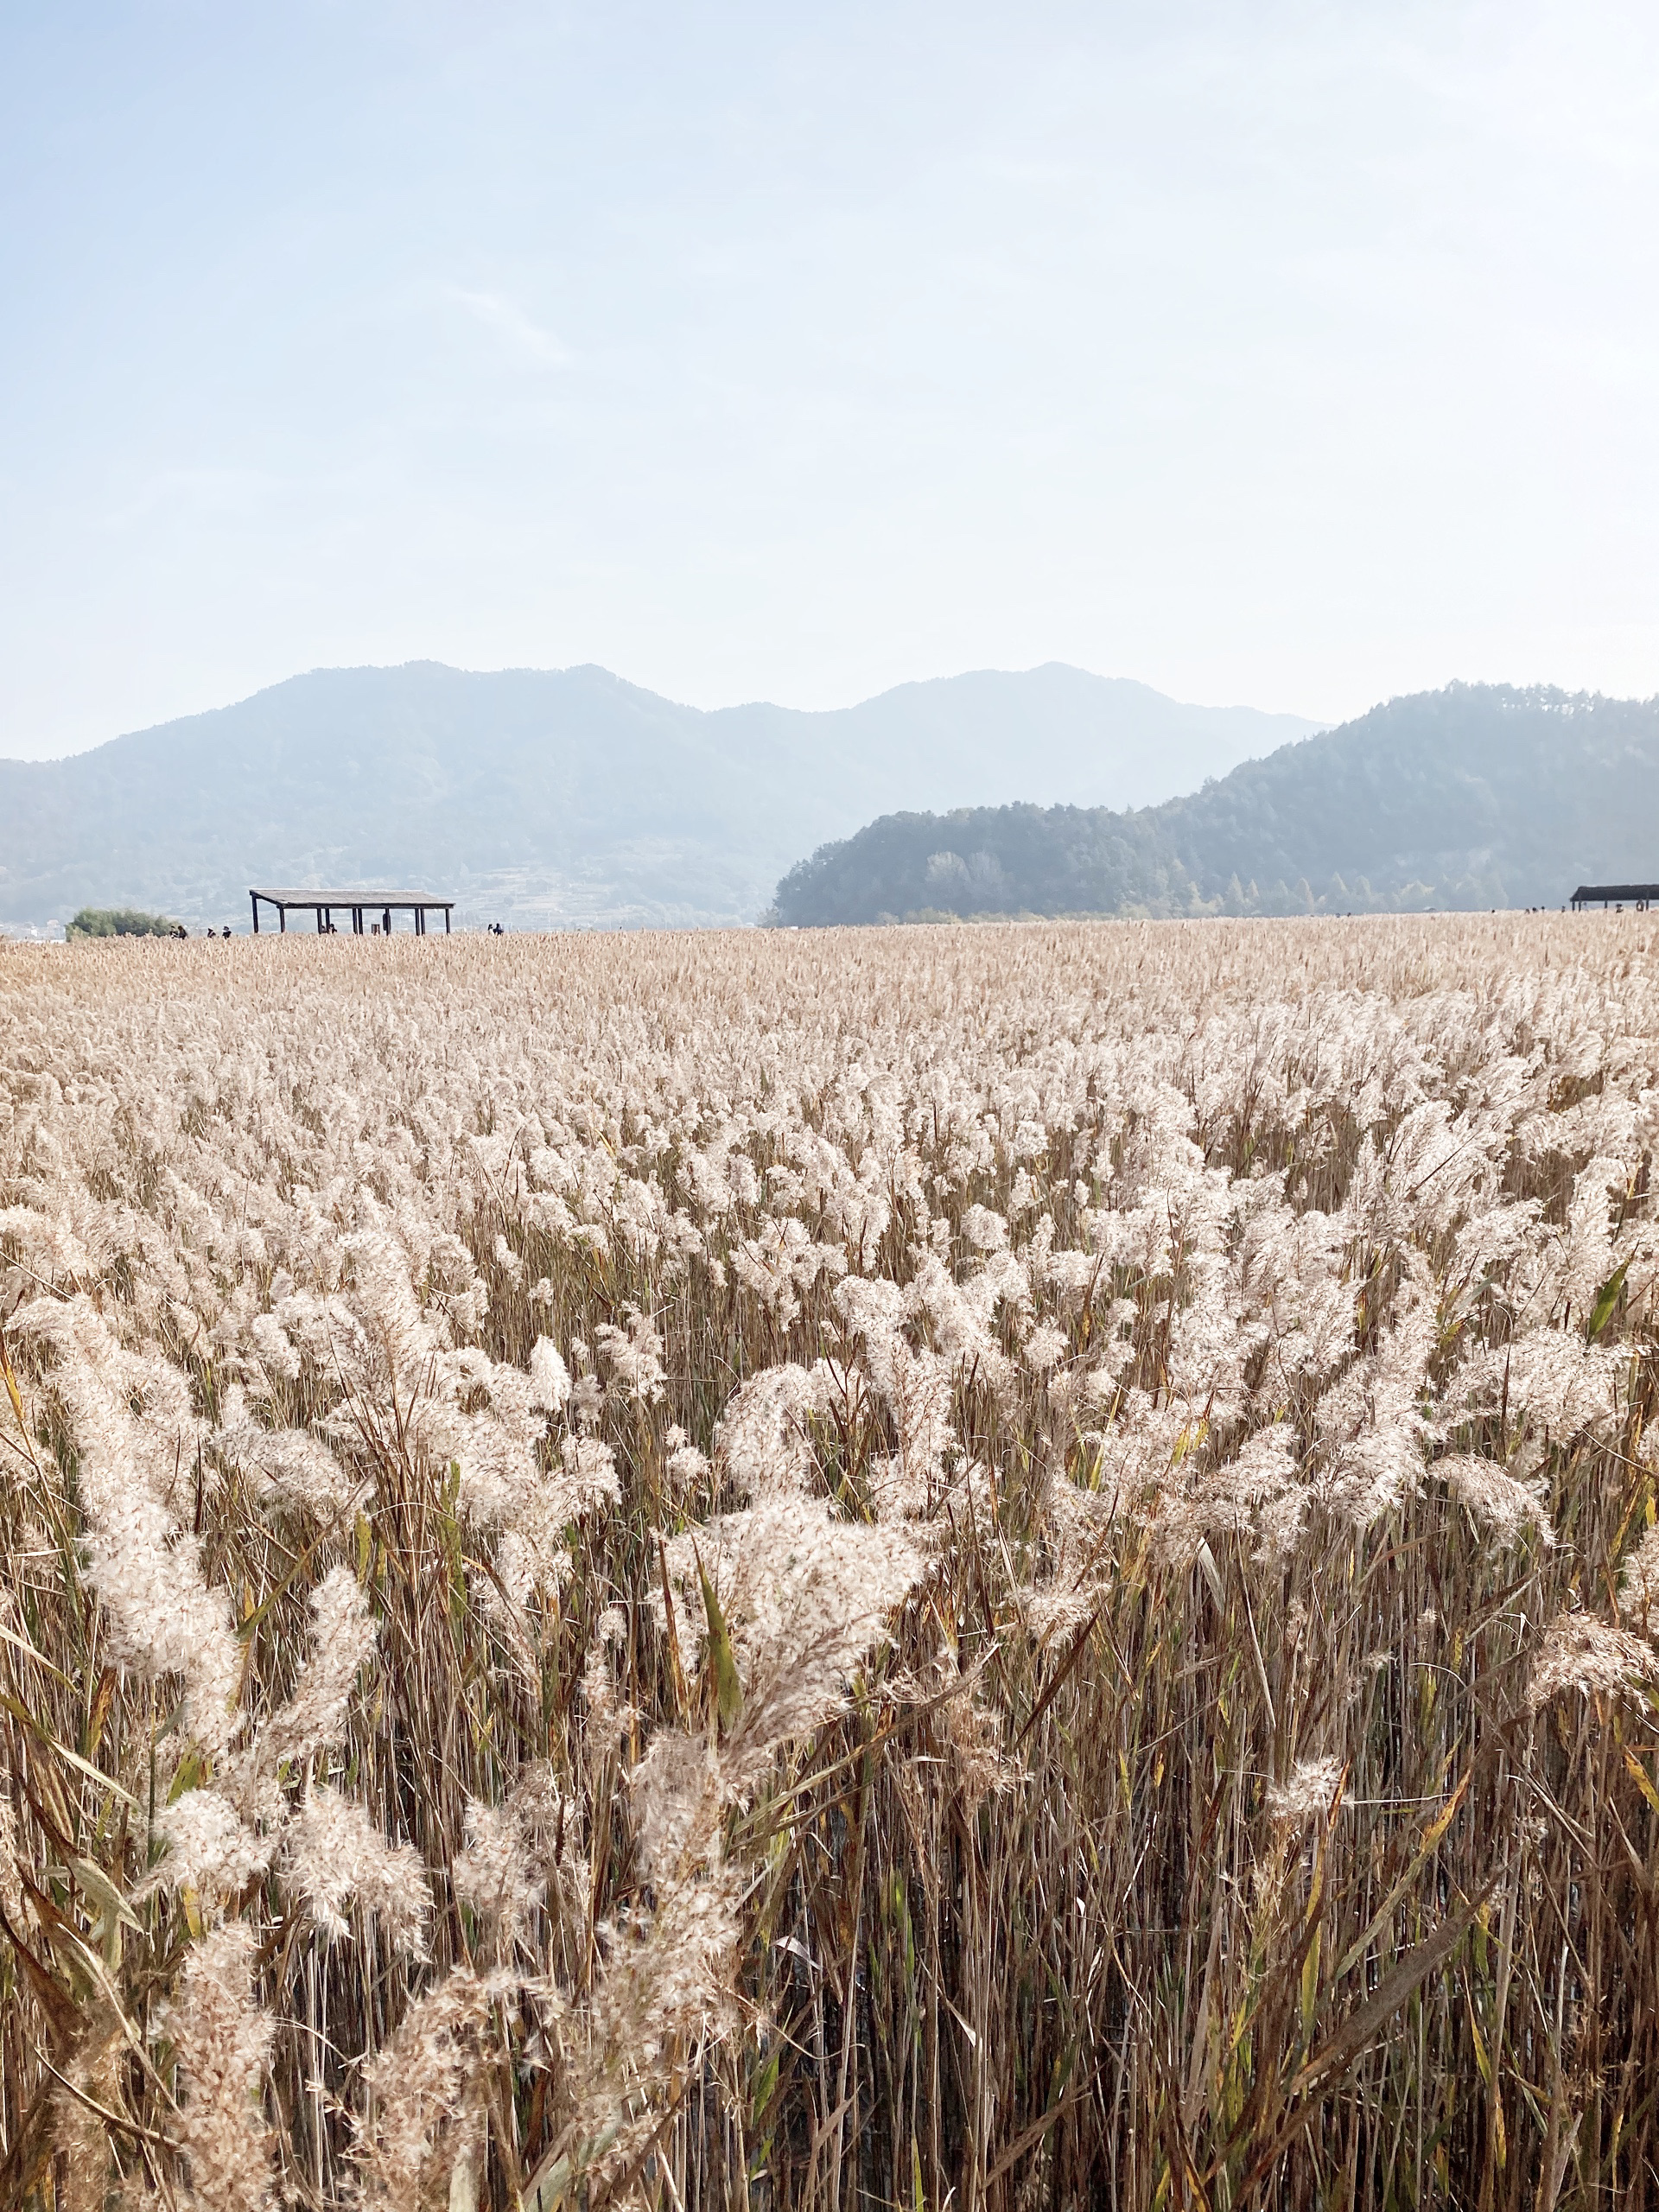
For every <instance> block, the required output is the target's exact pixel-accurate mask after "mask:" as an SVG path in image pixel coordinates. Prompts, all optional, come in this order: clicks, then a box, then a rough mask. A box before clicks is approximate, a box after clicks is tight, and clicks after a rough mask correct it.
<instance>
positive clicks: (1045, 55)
mask: <svg viewBox="0 0 1659 2212" xmlns="http://www.w3.org/2000/svg"><path fill="white" fill-rule="evenodd" d="M1656 259H1659V10H1655V9H1654V8H1653V7H1652V6H1651V5H1649V6H1644V7H1637V6H1618V5H1611V4H1601V0H1576V4H1573V5H1570V6H1569V5H1557V4H1554V0H1506V4H1503V5H1485V4H1479V5H1468V4H1458V0H1436V4H1433V5H1421V6H1420V5H1414V4H1407V0H1347V4H1333V5H1323V6H1321V5H1317V4H1312V0H1239V4H1235V5H1222V4H1211V5H1203V4H1186V3H1185V0H1157V4H1146V5H1141V4H1122V5H1113V4H1110V0H1096V4H1093V5H1089V6H1075V7H1073V6H1066V5H1058V4H1056V5H1044V4H1041V0H1021V3H1020V4H1018V5H1006V6H990V5H976V4H973V3H972V0H946V4H939V5H933V4H911V3H909V0H882V3H881V4H879V5H868V6H867V5H861V4H850V5H834V4H827V0H819V4H817V5H816V6H812V7H810V8H809V7H805V6H791V5H789V4H786V0H767V4H764V5H762V4H753V5H745V4H729V5H692V4H681V5H677V6H670V5H649V4H633V5H630V4H618V5H607V6H601V5H590V6H569V7H565V6H558V5H537V6H524V5H517V4H512V0H474V4H471V5H467V6H461V5H454V6H445V5H441V4H436V0H433V3H432V4H417V0H405V4H399V5H391V4H385V5H377V4H372V0H282V4H280V5H279V4H276V0H270V4H266V5H262V6H258V7H255V6H251V5H239V4H236V3H235V0H152V4H135V5H126V6H123V5H113V4H111V5H102V4H76V0H40V4H22V3H21V0H0V302H3V305H0V315H3V322H0V514H3V524H4V527H3V540H0V752H4V753H11V754H20V753H50V752H60V751H63V750H66V749H68V748H71V747H79V746H83V745H87V744H92V743H94V742H97V741H99V740H101V739H103V738H105V737H108V736H111V735H113V734H116V733H117V732H118V731H121V730H124V729H130V728H136V727H138V726H141V725H143V724H145V723H148V722H151V721H159V720H161V719H163V718H165V717H167V716H168V715H175V714H179V713H184V712H188V711H189V710H191V709H196V708H200V707H205V706H209V705H213V704H218V703H220V702H225V701H227V700H230V699H232V698H236V697H238V696H242V695H244V694H245V693H246V692H248V691H250V690H254V689H256V688H257V686H259V685H260V684H263V683H270V682H272V681H274V680H276V679H277V678H279V677H283V676H285V675H288V674H290V673H292V672H294V671H297V670H300V669H304V668H308V667H313V666H317V665H321V664H339V663H357V662H364V661H397V660H404V659H409V658H423V657H430V658H438V659H443V660H448V661H451V662H454V663H456V664H461V665H464V666H469V667H495V666H500V665H504V664H518V665H522V664H535V665H538V666H558V665H563V664H569V663H570V662H574V661H584V660H595V661H601V662H602V663H604V664H606V665H607V666H608V667H610V668H613V669H614V670H616V671H618V672H619V673H620V674H622V675H624V676H626V677H631V678H632V679H633V680H634V681H636V682H638V683H645V684H648V685H650V686H651V687H652V688H653V689H655V690H662V691H664V692H667V693H669V694H671V696H675V697H677V698H681V699H686V700H690V701H693V702H696V703H698V704H701V705H709V706H713V705H719V704H723V703H728V702H733V701H737V700H741V699H747V698H755V697H769V698H775V699H779V700H782V701H784V702H787V703H790V704H793V705H799V706H815V705H830V704H836V703H841V702H849V701H851V700H854V699H856V698H859V697H862V696H866V695H868V693H870V692H873V691H875V690H880V689H881V688H883V687H884V686H886V685H887V684H890V683H897V682H899V681H902V680H904V679H906V678H907V677H921V676H928V675H936V674H944V673H948V672H952V671H957V670H960V669H963V668H970V667H982V666H1001V667H1021V666H1028V665H1030V664H1033V663H1034V662H1038V661H1042V660H1046V659H1065V660H1070V661H1073V662H1076V663H1077V664H1080V665H1082V666H1084V667H1088V668H1092V669H1095V670H1096V671H1100V672H1102V673H1103V674H1109V675H1127V676H1135V677H1141V678H1142V679H1144V680H1145V681H1146V682H1148V683H1154V684H1156V685H1157V686H1159V688H1160V689H1161V690H1166V691H1170V692H1173V693H1174V694H1176V695H1177V696H1180V697H1183V698H1188V699H1194V700H1200V701H1205V702H1213V703H1217V704H1224V703H1230V702H1246V703H1249V704H1252V705H1256V706H1262V707H1269V708H1280V709H1296V710H1298V711H1300V712H1303V713H1307V714H1315V715H1332V716H1338V715H1346V714H1349V713H1351V712H1355V711H1358V710H1360V709H1363V708H1364V707H1365V706H1367V705H1369V704H1370V702H1372V701H1373V700H1375V699H1376V698H1379V697H1382V696H1387V695H1389V694H1390V693H1392V692H1396V691H1400V690H1410V689H1414V688H1417V687H1419V686H1422V685H1426V684H1434V683H1442V682H1444V681H1445V680H1446V678H1448V677H1454V676H1464V677H1490V678H1503V679H1508V680H1513V681H1516V682H1527V681H1532V680H1537V679H1548V680H1552V681H1555V682H1560V683H1568V684H1573V685H1586V686H1592V687H1597V688H1600V689H1603V690H1611V691H1617V692H1624V693H1630V692H1637V693H1642V694H1644V695H1645V694H1648V693H1650V692H1653V691H1656V690H1659V544H1656V531H1659V374H1656V372H1659V358H1656V357H1659V290H1656V284H1655V276H1656Z"/></svg>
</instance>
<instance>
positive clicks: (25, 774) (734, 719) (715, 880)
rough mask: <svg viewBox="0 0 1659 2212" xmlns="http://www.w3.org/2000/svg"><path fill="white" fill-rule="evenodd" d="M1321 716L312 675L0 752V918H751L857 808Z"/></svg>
mask: <svg viewBox="0 0 1659 2212" xmlns="http://www.w3.org/2000/svg"><path fill="white" fill-rule="evenodd" d="M1317 728H1319V724H1318V723H1316V722H1313V721H1308V720H1307V719H1306V718H1305V717H1302V716H1300V715H1270V714H1262V713H1257V712H1255V710H1253V709H1249V708H1243V707H1231V708H1205V707H1192V706H1184V705H1182V704H1180V703H1179V702H1176V701H1174V700H1172V699H1167V698H1165V697H1163V696H1161V695H1160V693H1158V692H1156V691H1154V690H1149V689H1148V688H1147V686H1146V685H1145V684H1141V683H1131V682H1128V681H1127V680H1124V679H1121V678H1112V677H1098V676H1091V675H1089V674H1088V673H1086V672H1085V671H1083V670H1080V669H1075V668H1069V667H1066V666H1064V665H1062V664H1058V663H1052V664H1048V665H1047V666H1045V667H1041V668H1036V669H1032V670H1029V671H1025V672H1023V673H1020V674H1005V673H1001V672H996V671H983V672H981V673H977V674H972V675H964V676H958V677H947V678H943V679H940V680H938V681H937V682H932V683H906V684H901V685H899V687H898V688H897V689H896V690H891V691H887V692H883V693H882V694H881V695H880V696H879V697H877V698H874V699H869V700H867V701H865V702H863V703H862V704H861V705H859V706H855V707H848V708H844V709H834V710H830V711H826V712H822V713H810V712H804V711H801V710H798V709H791V708H785V707H778V706H770V705H751V706H740V707H730V708H725V709H717V710H715V711H712V712H704V711H702V710H700V709H696V708H693V707H687V706H683V705H679V704H677V703H676V702H673V701H671V700H668V699H664V698H659V697H658V696H656V695H655V694H653V693H652V692H650V691H645V690H640V689H639V687H638V686H636V685H633V684H631V683H624V682H623V681H622V680H621V679H620V677H615V676H613V675H610V674H608V673H607V671H605V670H604V669H601V668H593V667H582V668H570V669H563V670H531V669H524V670H506V671H500V672H499V673H493V674H479V673H472V672H468V671H463V670H460V669H453V668H446V667H443V666H441V665H440V664H437V663H435V662H420V661H417V662H412V663H410V664H407V665H405V666H403V667H400V668H355V669H326V670H318V671H314V672H313V673H311V674H309V675H305V676H297V677H292V678H290V679H289V681H288V682H286V683H278V684H275V685H273V686H272V687H271V688H270V690H264V691H261V692H259V693H257V694H256V695H255V696H253V697H251V698H249V699H245V700H243V701H241V702H239V703H238V704H237V705H234V706H229V707H223V708H219V709H214V710H213V711H212V712H210V713H207V714H200V715H188V716H187V717H185V718H184V719H182V720H181V721H170V722H166V723H163V724H162V725H161V726H160V727H159V728H154V729H147V730H143V731H139V732H137V733H136V734H133V735H130V736H126V737H119V738H116V739H113V740H112V741H111V742H109V743H108V744H105V745H101V746H99V747H95V748H94V749H93V750H92V751H90V752H87V753H77V754H74V755H72V756H71V757H69V758H67V759H65V760H45V761H38V760H30V761H22V760H7V761H0V823H3V828H0V922H4V923H7V924H9V925H12V926H14V927H17V926H22V927H26V928H35V929H39V928H42V927H45V926H46V925H49V924H50V923H52V922H53V921H54V920H55V921H62V920H64V919H65V918H67V917H68V916H69V915H70V914H72V913H73V912H75V910H76V909H77V908H78V907H80V906H88V905H91V906H143V907H149V908H154V909H158V910H161V911H163V912H168V913H171V914H174V915H176V916H178V917H179V918H181V919H182V920H184V921H186V922H188V923H192V924H197V925H206V924H209V923H218V922H221V921H225V920H230V919H245V918H246V915H247V912H248V907H247V893H248V890H249V888H250V887H251V886H256V885H257V886H261V887H264V886H270V885H277V886H283V885H294V886H296V887H306V886H308V885H322V884H327V885H334V884H338V883H341V882H345V883H359V884H374V883H380V884H383V885H385V884H387V883H388V882H389V881H396V882H397V883H398V884H402V885H406V886H409V887H414V888H420V889H427V890H431V891H435V892H443V893H450V894H453V895H454V897H455V899H457V901H458V902H459V903H458V910H457V920H458V922H465V921H467V920H479V919H486V918H499V919H501V920H503V921H505V923H507V924H508V925H518V926H520V927H538V928H547V927H559V926H582V925H586V926H627V925H633V926H639V925H706V924H721V923H738V922H744V921H750V920H753V918H755V917H756V916H757V915H758V914H759V913H760V910H761V909H762V908H763V907H764V906H766V902H767V900H768V899H769V898H770V897H771V896H772V889H773V887H774V885H775V884H776V883H777V881H778V879H779V875H780V874H782V873H783V872H784V871H785V869H787V868H789V866H790V864H791V861H796V860H797V859H798V857H799V856H800V855H801V854H803V853H805V852H810V851H811V850H812V849H814V848H815V847H817V846H819V845H822V844H823V842H825V841H833V840H836V839H840V838H845V837H847V836H849V834H850V833H852V832H854V831H855V830H856V829H858V827H859V825H860V824H861V823H868V821H869V819H870V817H872V816H873V815H878V814H882V813H886V812H891V811H893V810H899V809H907V808H908V809H915V808H941V807H946V808H948V807H954V806H961V805H972V804H995V803H998V802H1006V801H1013V800H1024V801H1031V802H1046V801H1055V800H1066V801H1070V802H1073V803H1076V804H1084V805H1088V804H1096V805H1101V804H1104V805H1109V806H1110V807H1112V808H1114V809H1116V810H1123V809H1144V808H1146V807H1147V806H1150V805H1154V804H1158V803H1159V802H1161V801H1164V800H1167V799H1169V798H1173V796H1174V795H1175V794H1176V793H1178V792H1180V791H1188V790H1191V789H1192V788H1194V787H1195V786H1197V785H1199V784H1201V783H1202V781H1203V780H1204V779H1205V778H1206V777H1215V776H1220V775H1224V774H1225V773H1226V772H1228V771H1230V770H1231V769H1233V768H1234V767H1235V766H1236V765H1237V764H1238V763H1239V762H1240V761H1242V760H1247V759H1249V758H1252V757H1253V756H1256V755H1261V754H1265V753H1271V752H1273V751H1274V748H1275V747H1280V746H1281V745H1283V744H1284V743H1285V741H1287V740H1290V739H1294V738H1298V737H1301V736H1304V735H1306V734H1307V733H1308V732H1310V731H1312V730H1314V729H1317Z"/></svg>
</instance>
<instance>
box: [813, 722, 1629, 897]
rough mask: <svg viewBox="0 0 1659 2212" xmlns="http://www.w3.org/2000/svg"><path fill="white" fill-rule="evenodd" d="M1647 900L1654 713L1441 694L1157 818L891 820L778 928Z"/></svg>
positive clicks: (1159, 809)
mask: <svg viewBox="0 0 1659 2212" xmlns="http://www.w3.org/2000/svg"><path fill="white" fill-rule="evenodd" d="M1632 880H1635V881H1656V880H1659V699H1649V700H1633V699H1605V698H1602V697H1600V696H1596V695H1592V694H1587V693H1582V692H1580V693H1569V692H1566V691H1560V690H1551V689H1549V688H1548V687H1544V686H1535V687H1534V688H1532V689H1530V690H1516V689H1514V688H1512V687H1510V686H1509V685H1503V684H1466V683H1453V684H1449V685H1448V686H1446V689H1445V690H1440V691H1427V692H1419V693H1416V694H1414V695H1413V696H1408V697H1404V698H1399V699H1394V700H1390V701H1389V702H1388V703H1387V704H1386V705H1384V706H1380V707H1376V708H1374V709H1372V710H1371V712H1370V713H1369V714H1366V715H1361V716H1359V717H1358V719H1357V720H1356V721H1351V722H1346V723H1344V724H1343V725H1342V726H1341V727H1340V728H1336V729H1332V730H1327V731H1325V732H1323V733H1321V734H1318V735H1315V736H1310V737H1306V738H1302V739H1300V741H1294V742H1292V743H1290V744H1287V745H1284V746H1281V747H1279V748H1278V749H1277V750H1276V751H1274V752H1273V753H1269V754H1268V756H1267V757H1266V758H1265V759H1262V760H1249V761H1245V762H1243V763H1242V764H1241V765H1240V766H1237V767H1236V768H1234V769H1232V770H1231V771H1230V772H1229V773H1228V774H1226V775H1224V776H1222V777H1220V778H1219V779H1216V780H1215V781H1212V782H1210V783H1206V784H1205V785H1204V786H1203V788H1202V789H1200V790H1198V791H1192V792H1189V793H1188V794H1186V795H1185V796H1183V797H1179V798H1171V799H1169V800H1167V801H1166V802H1165V803H1163V804H1160V805H1157V806H1154V807H1147V808H1141V809H1133V810H1122V809H1120V810H1110V809H1107V808H1104V807H1096V808H1090V807H1086V806H1082V805H1071V806H1058V807H1050V808H1043V807H1039V806H1037V805H1035V804H1024V805H1020V804H1016V805H1012V806H1002V807H979V808H972V807H969V808H960V809H956V810H950V811H949V812H944V813H912V814H906V813H893V814H890V815H888V816H887V817H884V818H882V819H880V820H877V821H874V822H872V823H869V824H868V825H867V826H866V827H865V828H864V829H861V830H860V831H859V832H858V834H857V835H856V836H854V837H851V838H849V839H845V840H842V841H840V842H835V843H831V844H829V845H827V846H825V847H824V848H823V849H820V850H819V851H817V853H815V854H814V855H812V857H811V858H810V860H806V861H801V862H800V863H799V864H798V866H797V867H795V868H792V869H791V871H790V872H789V874H787V875H786V876H785V878H784V879H783V880H782V882H781V883H780V884H779V887H778V894H777V899H776V901H775V906H774V909H773V918H774V919H776V920H779V921H780V922H784V923H786V924H787V923H794V924H805V923H829V922H869V921H877V920H885V919H892V918H912V917H913V918H924V917H929V916H932V915H938V914H957V915H973V914H988V913H1021V912H1023V913H1036V914H1063V913H1128V914H1153V915H1170V914H1194V913H1204V912H1210V913H1233V914H1251V913H1272V914H1291V913H1303V912H1320V911H1323V912H1365V911H1378V910H1395V911H1397V910H1400V909H1402V908H1404V909H1408V910H1409V909H1425V910H1426V909H1436V910H1439V909H1448V908H1450V909H1456V908H1465V909H1466V908H1484V907H1505V906H1560V905H1561V904H1562V903H1563V902H1565V901H1566V900H1567V899H1570V898H1571V897H1572V895H1573V890H1574V889H1575V887H1577V886H1578V884H1579V883H1580V882H1581V881H1586V882H1628V881H1632Z"/></svg>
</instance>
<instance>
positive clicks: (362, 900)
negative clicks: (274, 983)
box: [250, 890, 455, 906]
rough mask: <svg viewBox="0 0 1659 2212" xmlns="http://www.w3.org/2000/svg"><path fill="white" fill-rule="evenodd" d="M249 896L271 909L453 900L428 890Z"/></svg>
mask: <svg viewBox="0 0 1659 2212" xmlns="http://www.w3.org/2000/svg"><path fill="white" fill-rule="evenodd" d="M250 896H251V897H252V898H255V899H269V900H270V904H271V905H272V906H454V903H455V902H454V899H440V898H436V897H435V896H434V895H433V893H431V892H429V891H253V890H251V891H250Z"/></svg>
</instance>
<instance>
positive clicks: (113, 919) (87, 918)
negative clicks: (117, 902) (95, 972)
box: [63, 906, 180, 938]
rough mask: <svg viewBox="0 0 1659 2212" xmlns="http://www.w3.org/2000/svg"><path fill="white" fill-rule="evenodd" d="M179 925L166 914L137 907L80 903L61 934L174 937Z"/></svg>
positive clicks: (72, 935) (68, 935) (72, 936)
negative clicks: (83, 904) (149, 912)
mask: <svg viewBox="0 0 1659 2212" xmlns="http://www.w3.org/2000/svg"><path fill="white" fill-rule="evenodd" d="M179 928H180V925H179V924H178V923H177V922H175V921H173V920H172V919H170V918H169V917H168V915H166V914H146V913H144V912H142V911H141V909H140V908H138V907H137V906H83V907H82V908H81V910H80V912H79V913H78V914H77V915H76V916H75V918H74V919H73V921H72V922H70V923H68V924H67V925H66V927H65V929H64V932H63V933H64V935H65V937H68V938H76V937H177V936H178V934H179Z"/></svg>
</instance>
